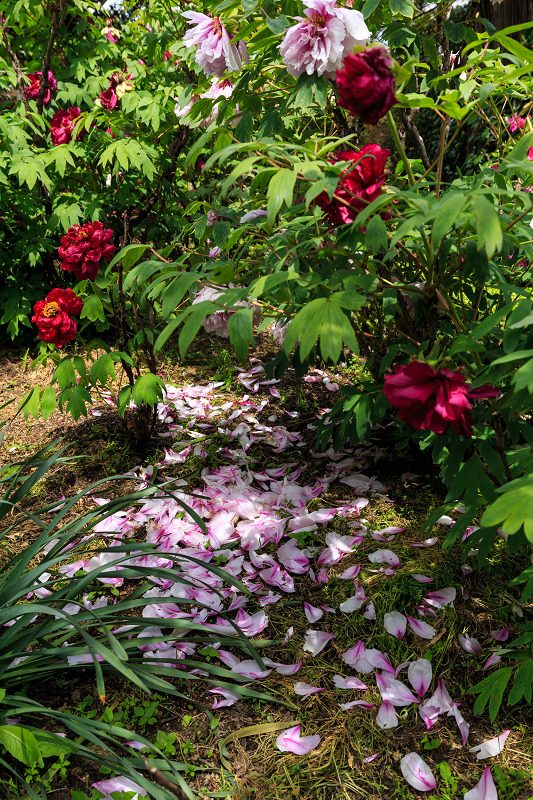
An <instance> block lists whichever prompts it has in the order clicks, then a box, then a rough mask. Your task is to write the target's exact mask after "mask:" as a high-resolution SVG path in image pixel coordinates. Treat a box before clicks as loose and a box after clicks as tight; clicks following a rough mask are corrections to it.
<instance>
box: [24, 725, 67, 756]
mask: <svg viewBox="0 0 533 800" xmlns="http://www.w3.org/2000/svg"><path fill="white" fill-rule="evenodd" d="M31 732H32V733H33V735H34V736H35V739H36V740H37V744H38V746H39V750H40V753H41V756H42V758H50V756H61V755H66V754H67V753H76V752H77V750H78V746H77V745H76V744H75V743H74V742H71V741H69V740H68V739H64V738H63V737H62V736H58V735H57V733H52V731H44V730H43V731H41V730H37V729H36V728H35V729H34V730H32V731H31Z"/></svg>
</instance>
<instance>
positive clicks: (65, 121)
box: [50, 106, 87, 146]
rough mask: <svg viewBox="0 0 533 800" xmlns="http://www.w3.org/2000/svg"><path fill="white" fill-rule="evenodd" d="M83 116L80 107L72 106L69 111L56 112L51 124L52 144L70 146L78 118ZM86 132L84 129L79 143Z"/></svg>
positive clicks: (78, 139)
mask: <svg viewBox="0 0 533 800" xmlns="http://www.w3.org/2000/svg"><path fill="white" fill-rule="evenodd" d="M80 114H81V108H79V107H78V106H71V107H70V108H69V109H68V110H67V111H63V110H61V111H56V113H55V114H54V116H53V117H52V122H51V123H50V133H51V134H52V144H53V145H54V146H55V145H58V144H68V143H69V142H70V140H71V139H72V131H73V130H74V127H75V125H76V122H77V120H78V117H79V116H80ZM86 133H87V131H86V130H84V129H82V130H81V131H80V132H79V133H78V135H77V137H76V141H77V142H79V141H81V139H83V137H84V136H85V134H86Z"/></svg>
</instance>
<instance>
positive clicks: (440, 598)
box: [426, 586, 457, 608]
mask: <svg viewBox="0 0 533 800" xmlns="http://www.w3.org/2000/svg"><path fill="white" fill-rule="evenodd" d="M456 596H457V589H455V588H454V587H453V586H448V587H447V588H446V589H437V591H435V592H428V596H427V597H426V603H428V604H429V605H430V606H434V607H435V608H445V607H446V606H449V605H451V604H452V603H453V601H454V600H455V598H456Z"/></svg>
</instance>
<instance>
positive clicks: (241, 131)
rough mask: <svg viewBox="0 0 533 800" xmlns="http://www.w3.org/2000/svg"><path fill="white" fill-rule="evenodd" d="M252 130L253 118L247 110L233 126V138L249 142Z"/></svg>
mask: <svg viewBox="0 0 533 800" xmlns="http://www.w3.org/2000/svg"><path fill="white" fill-rule="evenodd" d="M253 132H254V118H253V116H252V115H251V114H250V112H249V111H247V112H246V113H245V114H243V116H242V117H241V118H240V120H239V122H238V124H237V127H236V128H235V138H236V139H238V140H239V142H249V141H250V138H251V136H252V134H253Z"/></svg>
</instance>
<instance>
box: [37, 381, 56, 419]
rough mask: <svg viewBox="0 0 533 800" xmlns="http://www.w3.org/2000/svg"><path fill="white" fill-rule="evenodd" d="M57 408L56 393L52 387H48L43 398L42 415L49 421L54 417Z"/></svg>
mask: <svg viewBox="0 0 533 800" xmlns="http://www.w3.org/2000/svg"><path fill="white" fill-rule="evenodd" d="M55 408H56V393H55V391H54V390H53V389H52V387H51V386H47V388H46V389H45V390H44V392H43V394H42V397H41V414H42V415H43V419H44V420H47V419H48V418H49V417H51V416H52V414H53V413H54V411H55Z"/></svg>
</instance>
